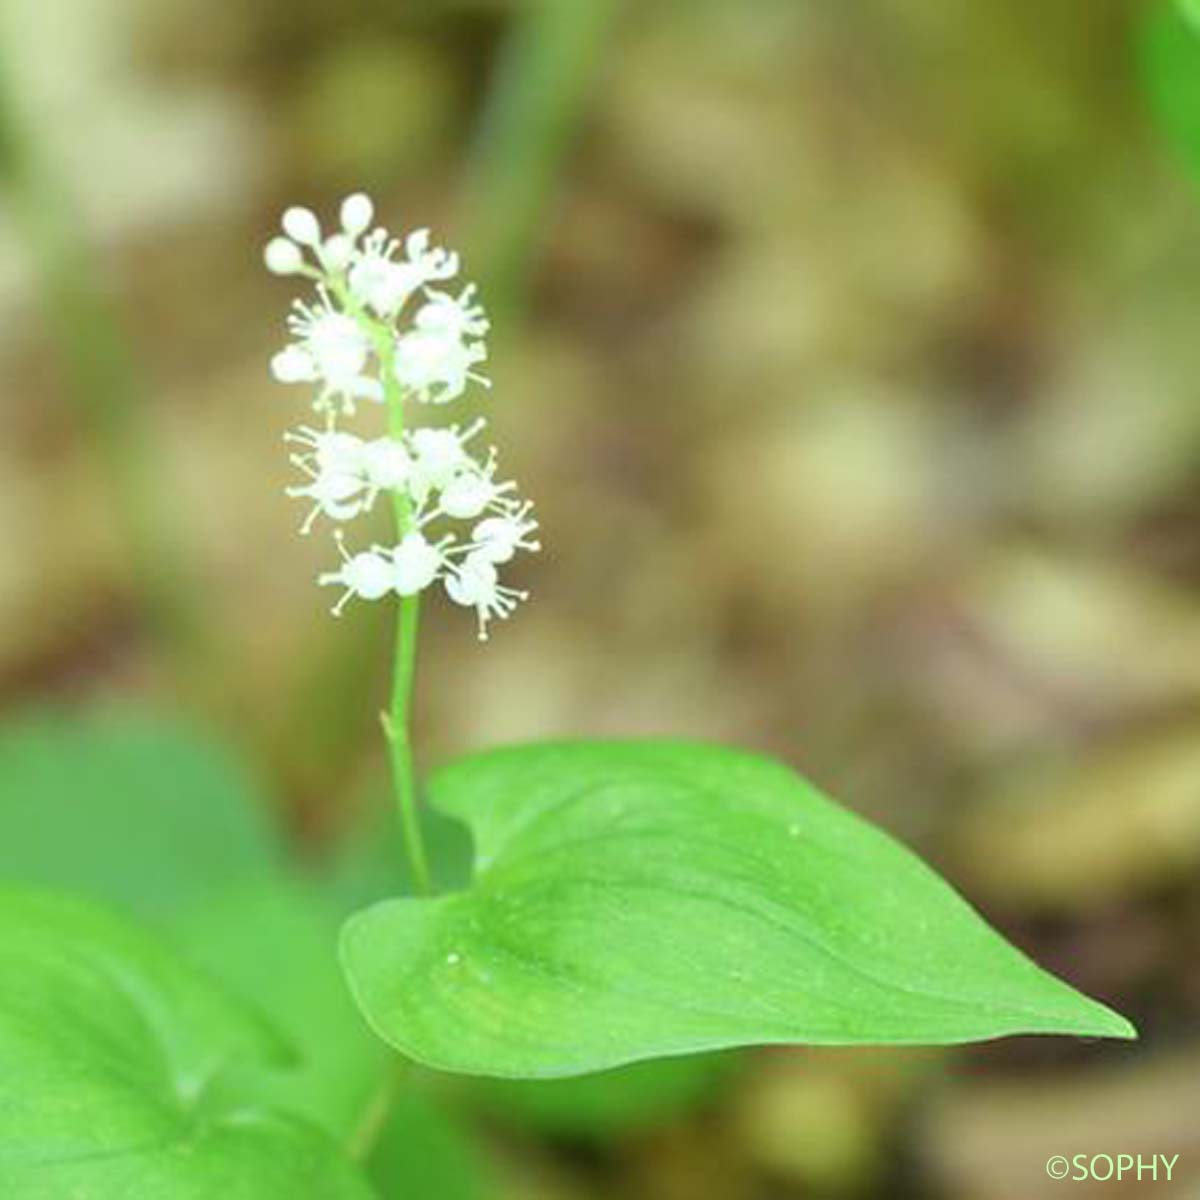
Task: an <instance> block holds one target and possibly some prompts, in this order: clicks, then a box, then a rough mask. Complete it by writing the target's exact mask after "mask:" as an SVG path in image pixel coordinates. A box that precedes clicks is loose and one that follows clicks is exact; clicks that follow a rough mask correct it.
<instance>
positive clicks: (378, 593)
mask: <svg viewBox="0 0 1200 1200" xmlns="http://www.w3.org/2000/svg"><path fill="white" fill-rule="evenodd" d="M337 547H338V553H340V554H341V556H342V566H341V568H340V569H339V570H337V571H327V572H325V573H324V574H323V575H318V576H317V583H318V584H319V585H320V586H321V587H327V586H329V585H330V584H336V585H338V586H339V587H342V588H344V589H345V591H344V592H343V594H342V596H341V598H340V599H339V600H338V602H337V603H336V604H335V605H334V606H333V609H332V612H333V615H334V616H335V617H340V616H341V615H342V609H343V608H345V607H346V604H347V602H348V601H349V600H350V598H351V597H352V596H357V597H358V598H359V599H360V600H381V599H382V598H383V597H384V596H386V595H387V594H388V593H389V592H390V591H392V589H393V587H394V586H395V567H394V565H393V563H392V560H391V557H390V556H389V555H388V554H387V553H386V552H385V551H383V550H382V549H380V548H379V547H375V548H374V549H371V550H364V551H362V552H361V553H359V554H355V555H350V554H347V552H346V547H345V546H344V545H343V544H342V539H341V538H340V537H339V538H338V539H337Z"/></svg>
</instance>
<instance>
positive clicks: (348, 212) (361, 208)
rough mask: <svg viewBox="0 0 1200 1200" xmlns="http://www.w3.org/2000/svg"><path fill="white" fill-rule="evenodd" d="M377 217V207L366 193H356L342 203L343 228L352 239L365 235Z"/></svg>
mask: <svg viewBox="0 0 1200 1200" xmlns="http://www.w3.org/2000/svg"><path fill="white" fill-rule="evenodd" d="M374 216H375V206H374V205H373V204H372V203H371V197H370V196H368V195H366V193H365V192H355V193H354V195H353V196H347V197H346V199H345V200H344V201H342V228H343V229H344V230H345V231H346V232H347V233H348V234H349V235H350V236H351V237H352V238H354V237H357V236H358V235H359V234H360V233H365V232H366V229H367V226H368V225H370V224H371V221H372V220H373V219H374Z"/></svg>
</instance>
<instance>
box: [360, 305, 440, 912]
mask: <svg viewBox="0 0 1200 1200" xmlns="http://www.w3.org/2000/svg"><path fill="white" fill-rule="evenodd" d="M372 336H373V337H374V340H375V349H376V353H377V354H378V356H379V369H380V374H381V375H382V376H383V388H384V399H385V401H386V403H387V410H388V433H389V434H390V435H391V436H392V437H393V438H395V439H396V440H399V439H400V437H401V435H402V434H403V433H404V398H403V396H402V395H401V393H400V387H399V385H398V384H397V382H396V374H395V371H394V369H393V368H394V365H395V353H396V351H395V346H394V344H393V342H392V338H391V336H390V335H389V334H388V333H387V332H386V331H380V330H379V329H378V328H377V327H376V328H375V329H374V330H373V333H372ZM393 496H394V501H393V511H394V513H395V518H396V534H397V536H398V537H400V538H403V537H404V535H405V534H406V533H407V532H408V530H409V528H410V526H411V525H412V502H411V501H410V500H409V497H408V493H407V492H405V490H404V489H403V488H397V489H396V491H395V492H394V493H393ZM420 617H421V601H420V598H419V597H418V596H402V597H401V598H400V610H399V614H398V617H397V620H396V650H395V659H394V662H393V664H392V703H391V708H390V709H389V711H388V713H387V715H386V716H385V718H384V722H383V728H384V732H385V733H386V734H387V739H388V744H389V745H390V746H391V751H392V783H393V786H394V787H395V789H396V804H397V806H398V807H399V809H400V826H401V828H402V829H403V831H404V846H405V849H406V851H407V852H408V861H409V864H410V866H411V867H412V874H413V884H414V886H415V887H416V889H417V891H419V892H423V893H425V894H429V893H430V892H432V891H433V881H432V880H431V878H430V875H429V858H428V855H427V854H426V853H425V839H424V835H423V834H422V833H421V817H420V813H419V812H418V810H417V784H416V776H415V772H414V770H413V752H412V737H411V734H410V732H409V730H410V725H411V714H412V693H413V679H414V677H415V675H416V670H417V631H418V627H419V624H420Z"/></svg>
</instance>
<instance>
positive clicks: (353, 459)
mask: <svg viewBox="0 0 1200 1200" xmlns="http://www.w3.org/2000/svg"><path fill="white" fill-rule="evenodd" d="M373 220H374V206H373V205H372V203H371V201H370V199H369V198H368V197H366V196H364V195H362V194H358V195H354V196H350V197H349V198H348V199H347V200H346V201H345V202H344V203H343V204H342V210H341V225H340V228H339V229H338V230H337V231H335V232H334V233H332V234H330V235H329V236H324V235H323V233H322V230H321V226H320V223H319V222H318V220H317V218H316V216H315V215H314V214H313V213H311V212H309V211H308V209H305V208H290V209H288V210H287V212H286V213H284V215H283V236H280V237H276V238H274V239H273V240H272V241H271V242H270V243H269V244H268V246H267V248H266V252H265V255H264V257H265V261H266V265H267V267H268V269H269V270H270V271H272V272H273V273H275V274H277V275H299V276H302V277H303V278H305V279H310V280H312V281H313V282H314V283H315V285H316V299H315V301H309V302H303V301H299V300H297V301H296V302H295V303H294V305H293V310H292V313H291V314H290V315H289V317H288V321H287V327H288V332H289V334H290V335H291V339H292V340H291V342H290V344H289V345H287V346H286V347H285V348H284V349H283V350H281V351H280V352H279V353H278V354H276V355H275V357H274V358H273V359H272V360H271V372H272V374H273V375H274V376H275V378H276V379H277V380H278V381H279V382H281V383H288V384H305V385H307V386H308V387H310V388H311V389H312V390H313V392H314V399H313V408H314V409H315V410H316V411H317V412H318V413H320V414H322V416H323V417H324V422H323V424H319V425H300V426H299V427H298V428H296V429H294V430H291V431H289V432H288V433H286V434H285V435H284V437H285V440H286V441H287V442H289V443H290V444H292V445H293V446H294V447H295V450H294V452H293V453H292V455H291V462H292V464H293V465H294V466H295V467H296V468H297V469H298V470H299V471H300V472H301V473H302V475H303V477H304V478H303V482H301V483H298V484H296V485H294V486H292V487H289V488H288V489H287V490H288V494H289V495H291V496H295V497H298V498H302V499H304V500H307V501H308V503H309V509H308V512H307V515H306V516H305V519H304V523H303V525H302V526H301V530H300V531H301V533H305V534H307V533H308V532H310V530H312V528H313V527H314V526H315V525H316V523H317V522H318V521H320V520H321V519H322V518H324V519H326V520H328V521H330V522H333V523H334V524H335V525H336V526H338V527H337V528H336V529H335V534H334V536H335V539H336V544H337V548H338V552H339V554H340V556H341V564H340V566H338V568H337V569H336V570H333V571H327V572H324V573H322V574H321V575H319V576H318V578H317V582H318V583H319V584H321V585H328V586H336V587H340V588H341V589H342V594H341V596H340V598H339V599H338V601H337V603H336V604H335V605H334V608H333V612H334V614H335V615H340V614H341V611H342V609H343V608H344V606H345V605H346V603H347V602H348V601H349V600H350V599H352V598H354V597H357V598H358V599H360V600H381V599H383V598H385V597H387V596H389V595H395V596H400V597H411V596H416V595H417V594H419V593H420V592H423V591H424V590H425V589H427V588H429V587H431V586H432V585H433V584H435V583H437V582H440V583H441V584H442V587H443V588H444V590H445V592H446V595H447V596H449V598H450V599H451V600H452V601H454V603H456V604H461V605H463V606H464V607H467V608H473V609H474V610H475V612H476V616H477V620H478V624H479V636H480V638H481V639H486V638H487V633H488V622H489V621H490V620H492V619H493V618H504V617H507V616H508V615H509V614H510V613H511V612H512V611H513V609H514V608H515V607H516V605H517V604H518V602H519V601H521V600H523V599H525V598H526V593H525V592H522V591H518V590H517V589H515V588H511V587H506V586H505V585H503V584H502V583H501V582H500V576H499V568H500V566H502V565H503V564H505V563H508V562H510V561H511V560H512V559H513V557H514V556H515V555H516V553H517V551H519V550H537V549H539V548H540V547H539V544H538V542H537V541H536V539H535V535H536V532H537V527H538V526H537V522H536V521H535V520H534V519H533V517H532V515H531V514H532V510H533V506H532V505H531V504H530V503H529V502H528V501H523V500H521V499H520V498H519V497H518V496H517V495H516V490H517V486H516V484H515V483H512V482H511V481H497V471H498V469H499V468H498V464H497V459H496V449H495V447H488V448H486V450H483V451H480V450H479V449H478V448H477V447H476V446H475V445H474V443H476V442H477V439H478V438H479V435H480V434H481V433H482V432H483V430H484V429H485V427H486V422H485V421H484V420H483V419H482V418H481V419H479V420H477V421H474V422H472V423H471V424H470V425H467V426H465V427H464V426H459V425H449V426H440V427H429V426H426V427H421V428H416V429H411V430H409V429H405V427H404V426H405V413H404V407H403V406H404V404H405V402H406V401H409V400H412V401H415V402H417V403H420V404H434V405H438V404H447V403H449V402H451V401H453V400H456V399H458V397H460V396H461V395H462V394H463V393H464V392H465V391H466V389H467V387H468V385H469V384H470V383H480V384H483V385H484V386H490V384H489V381H488V380H487V379H486V378H485V377H484V376H482V375H481V374H479V372H478V371H477V369H476V368H477V367H478V366H479V365H480V364H481V363H483V362H484V361H485V360H486V359H487V345H486V342H485V340H484V339H485V336H486V334H487V332H488V329H489V325H488V319H487V316H486V314H485V313H484V310H483V308H482V307H481V306H480V305H479V304H478V303H477V300H476V294H475V288H474V285H471V284H468V285H465V286H463V287H462V288H461V289H460V290H458V292H457V294H455V293H453V292H450V291H443V290H441V289H440V288H438V287H436V286H434V285H436V284H443V283H446V282H447V281H449V280H451V279H453V278H454V277H455V276H456V275H457V274H458V271H459V259H458V255H457V254H454V253H452V252H450V251H447V250H443V249H441V248H440V247H436V246H431V245H430V236H429V231H428V230H424V229H421V230H417V231H416V232H414V233H411V234H409V235H408V236H407V237H406V238H405V239H404V240H403V241H400V240H399V239H396V238H393V237H392V236H391V235H390V234H389V233H388V232H387V230H385V229H374V230H371V229H370V227H371V224H372V222H373ZM368 231H369V232H368ZM406 314H410V315H406ZM360 401H372V402H374V403H376V404H380V405H383V406H385V407H386V408H387V410H388V422H387V424H388V432H386V433H384V434H382V435H380V436H377V437H373V438H363V437H361V436H359V435H358V434H357V433H354V432H352V431H351V430H349V429H345V428H342V427H340V425H339V422H340V421H342V420H343V419H345V418H348V417H353V416H354V415H355V414H356V411H357V409H358V405H359V402H360ZM381 494H387V495H388V496H389V498H390V500H391V502H392V505H393V508H394V510H395V512H396V516H397V523H398V535H399V540H398V542H397V543H396V544H395V545H393V546H380V545H373V546H370V547H369V548H367V549H364V550H360V551H358V552H357V553H355V552H352V551H350V550H349V549H347V547H346V545H345V538H344V535H343V531H342V529H341V528H340V526H341V525H342V524H343V523H345V522H348V521H350V520H353V518H355V517H357V516H360V515H362V514H363V513H366V512H369V511H370V510H371V509H372V508H373V507H374V505H375V503H376V501H377V500H378V499H379V497H380V495H381Z"/></svg>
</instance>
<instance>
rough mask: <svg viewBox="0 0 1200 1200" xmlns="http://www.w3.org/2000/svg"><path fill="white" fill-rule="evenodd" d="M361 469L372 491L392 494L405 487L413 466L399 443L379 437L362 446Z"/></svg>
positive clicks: (388, 438) (406, 452)
mask: <svg viewBox="0 0 1200 1200" xmlns="http://www.w3.org/2000/svg"><path fill="white" fill-rule="evenodd" d="M362 469H363V472H364V474H365V476H366V480H367V482H368V483H369V484H370V485H371V487H372V489H374V490H375V491H379V492H394V491H396V490H398V489H399V488H402V487H404V486H406V485H407V483H408V481H409V478H410V477H411V475H412V469H413V464H412V459H411V458H410V457H409V454H408V451H407V450H406V449H405V448H404V446H403V445H401V443H400V442H397V441H396V440H395V439H393V438H390V437H381V438H376V439H375V440H374V441H372V442H367V443H366V444H365V445H364V446H363V452H362Z"/></svg>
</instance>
